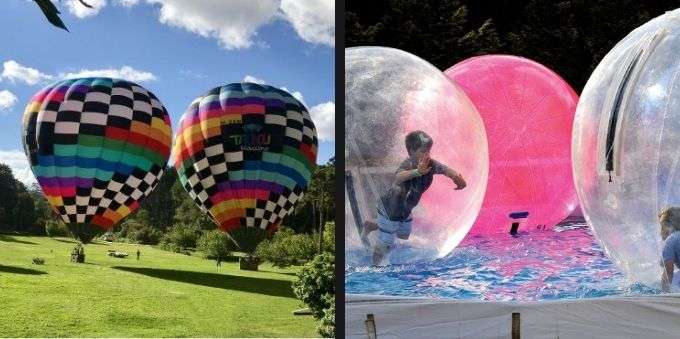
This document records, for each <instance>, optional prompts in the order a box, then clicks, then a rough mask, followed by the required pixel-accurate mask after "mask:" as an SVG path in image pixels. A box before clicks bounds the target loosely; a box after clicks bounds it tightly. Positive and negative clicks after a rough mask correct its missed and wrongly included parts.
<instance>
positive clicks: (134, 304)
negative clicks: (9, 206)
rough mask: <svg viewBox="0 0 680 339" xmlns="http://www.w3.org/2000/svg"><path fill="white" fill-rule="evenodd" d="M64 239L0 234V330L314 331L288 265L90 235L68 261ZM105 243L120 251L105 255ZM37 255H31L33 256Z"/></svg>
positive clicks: (122, 333)
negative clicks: (243, 264)
mask: <svg viewBox="0 0 680 339" xmlns="http://www.w3.org/2000/svg"><path fill="white" fill-rule="evenodd" d="M74 245H75V243H74V242H73V240H71V239H68V238H54V239H51V238H47V237H25V236H8V235H0V336H1V337H35V336H39V337H82V336H88V337H99V336H105V337H131V336H132V337H147V336H153V337H186V336H192V337H216V336H219V337H229V336H241V337H248V336H258V337H271V336H285V337H314V336H317V334H316V331H315V326H316V323H315V321H314V319H313V318H312V317H310V316H294V315H293V314H292V313H291V312H292V311H293V310H295V309H298V308H301V307H303V305H301V303H300V302H299V301H298V300H297V299H295V297H294V295H293V292H292V289H291V282H292V281H293V280H294V279H295V276H294V274H295V273H294V272H295V270H294V269H285V270H283V269H276V268H272V267H271V266H270V265H268V264H263V265H261V266H260V271H259V272H246V271H241V270H239V268H238V263H223V264H222V267H216V266H215V262H214V261H209V260H204V259H201V258H200V257H199V256H198V255H196V256H186V255H182V254H175V253H171V252H166V251H162V250H160V249H156V248H152V247H150V246H140V247H139V248H140V249H141V252H142V255H141V260H139V261H137V260H136V258H135V255H134V254H135V252H136V249H137V245H132V244H119V243H111V244H109V243H103V242H98V243H93V244H88V245H86V246H85V251H86V252H85V254H86V260H85V261H86V262H85V264H73V263H70V262H69V253H70V250H71V248H73V246H74ZM107 249H116V250H118V251H124V252H127V253H129V254H130V256H129V257H128V258H126V259H118V258H113V257H109V256H108V255H107V254H106V251H107ZM36 256H39V257H42V258H44V259H45V264H44V265H34V264H32V258H33V257H36Z"/></svg>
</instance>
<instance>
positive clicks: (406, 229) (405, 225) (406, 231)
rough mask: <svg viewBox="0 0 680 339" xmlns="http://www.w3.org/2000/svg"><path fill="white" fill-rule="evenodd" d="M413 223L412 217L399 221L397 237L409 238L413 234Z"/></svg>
mask: <svg viewBox="0 0 680 339" xmlns="http://www.w3.org/2000/svg"><path fill="white" fill-rule="evenodd" d="M411 223H412V221H411V219H408V220H406V221H402V222H400V223H399V226H398V227H397V232H396V235H397V238H399V239H402V240H407V239H408V238H409V237H410V236H411Z"/></svg>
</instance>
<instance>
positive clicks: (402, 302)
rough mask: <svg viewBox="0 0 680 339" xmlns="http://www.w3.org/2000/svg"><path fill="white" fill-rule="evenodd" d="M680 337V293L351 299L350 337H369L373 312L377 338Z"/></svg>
mask: <svg viewBox="0 0 680 339" xmlns="http://www.w3.org/2000/svg"><path fill="white" fill-rule="evenodd" d="M514 312H517V313H519V314H520V334H521V338H523V339H524V338H560V339H567V338H577V339H586V338H588V339H589V338H643V339H653V338H664V339H666V338H680V294H664V295H658V296H639V297H633V296H630V297H606V298H594V299H581V300H562V301H540V302H521V303H520V302H491V301H462V300H450V299H449V300H446V299H425V298H405V297H385V296H370V295H351V294H348V295H346V298H345V335H346V337H347V338H366V337H367V333H366V326H365V321H366V315H367V314H369V313H370V314H373V315H374V319H375V326H376V333H377V337H378V338H380V339H383V338H475V339H477V338H511V326H512V313H514Z"/></svg>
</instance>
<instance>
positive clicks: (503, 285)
mask: <svg viewBox="0 0 680 339" xmlns="http://www.w3.org/2000/svg"><path fill="white" fill-rule="evenodd" d="M352 251H364V250H363V249H356V250H349V251H347V252H346V256H347V257H352V256H354V257H356V256H357V255H358V254H357V253H352ZM345 291H346V293H361V294H381V295H394V296H417V297H434V298H455V299H477V300H492V301H537V300H556V299H579V298H594V297H603V296H612V295H643V294H656V293H659V292H660V291H659V290H656V289H653V288H650V287H646V286H644V285H641V284H636V283H635V284H631V283H630V282H629V281H627V280H626V279H625V277H624V275H623V274H622V273H621V271H619V270H618V269H617V267H616V266H615V265H614V264H613V263H612V262H611V260H609V258H608V257H607V256H606V255H605V253H604V251H603V250H602V248H601V247H600V246H599V244H598V243H597V240H596V239H595V237H594V236H593V234H592V233H591V231H590V229H589V228H588V227H587V225H586V223H585V221H584V220H583V219H568V220H566V221H565V222H563V223H561V224H560V225H558V226H556V227H555V228H554V229H552V230H548V229H546V230H542V229H536V230H531V231H528V232H522V233H520V235H519V236H518V237H512V236H510V235H508V234H498V235H493V236H475V237H468V238H466V239H465V240H463V242H462V243H461V244H460V245H459V246H458V248H456V249H455V250H454V251H453V252H452V253H451V254H449V255H448V256H446V257H444V258H440V259H437V260H434V261H421V262H416V263H412V264H403V265H387V266H380V267H371V266H363V265H356V266H352V265H347V266H346V267H345Z"/></svg>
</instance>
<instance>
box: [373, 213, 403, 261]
mask: <svg viewBox="0 0 680 339" xmlns="http://www.w3.org/2000/svg"><path fill="white" fill-rule="evenodd" d="M377 222H378V223H377V225H378V227H377V232H375V235H374V236H373V237H372V240H373V241H372V242H373V243H372V249H373V264H374V265H379V264H380V262H381V261H382V260H383V258H384V257H385V255H387V253H389V252H390V250H391V249H392V245H393V244H394V232H395V228H396V227H397V223H398V222H395V221H391V220H389V219H387V218H385V217H383V216H381V215H379V216H378V220H377Z"/></svg>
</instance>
